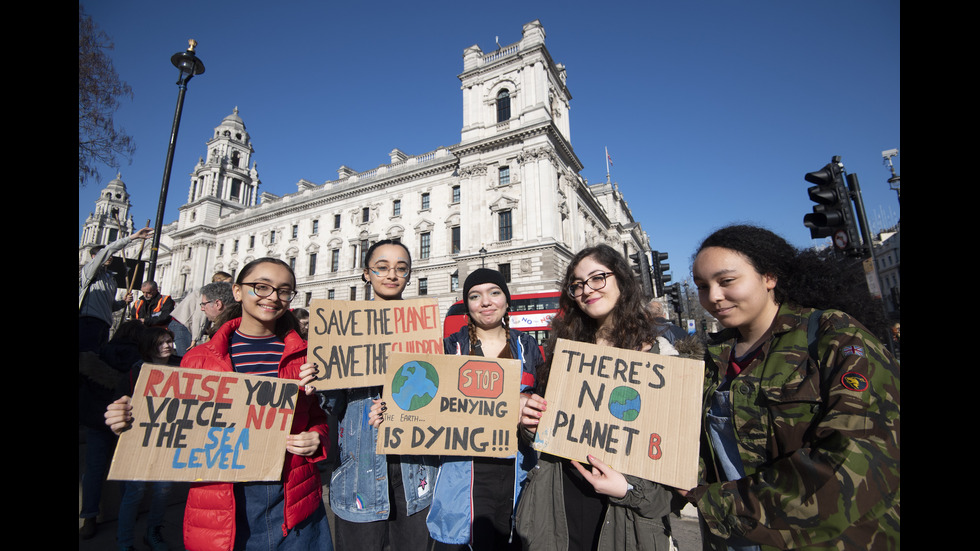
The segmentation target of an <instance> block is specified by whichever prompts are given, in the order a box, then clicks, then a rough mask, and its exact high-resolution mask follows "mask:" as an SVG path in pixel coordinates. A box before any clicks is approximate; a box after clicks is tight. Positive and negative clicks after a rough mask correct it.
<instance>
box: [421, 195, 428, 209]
mask: <svg viewBox="0 0 980 551" xmlns="http://www.w3.org/2000/svg"><path fill="white" fill-rule="evenodd" d="M422 210H429V194H428V193H423V194H422Z"/></svg>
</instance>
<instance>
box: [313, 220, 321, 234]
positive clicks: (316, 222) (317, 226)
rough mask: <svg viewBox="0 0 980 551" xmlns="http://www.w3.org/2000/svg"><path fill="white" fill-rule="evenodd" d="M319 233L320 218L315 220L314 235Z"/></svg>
mask: <svg viewBox="0 0 980 551" xmlns="http://www.w3.org/2000/svg"><path fill="white" fill-rule="evenodd" d="M318 233H320V221H319V220H314V221H313V235H316V234H318Z"/></svg>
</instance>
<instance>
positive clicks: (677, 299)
mask: <svg viewBox="0 0 980 551" xmlns="http://www.w3.org/2000/svg"><path fill="white" fill-rule="evenodd" d="M666 291H667V296H668V297H669V298H670V303H671V304H672V305H673V306H674V311H675V312H677V313H678V314H680V313H681V284H680V283H675V284H673V285H671V286H669V287H667V289H666Z"/></svg>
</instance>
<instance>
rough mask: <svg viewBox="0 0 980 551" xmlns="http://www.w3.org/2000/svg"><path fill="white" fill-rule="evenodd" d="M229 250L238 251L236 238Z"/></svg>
mask: <svg viewBox="0 0 980 551" xmlns="http://www.w3.org/2000/svg"><path fill="white" fill-rule="evenodd" d="M231 252H233V253H237V252H238V240H237V239H236V240H235V243H234V245H232V247H231Z"/></svg>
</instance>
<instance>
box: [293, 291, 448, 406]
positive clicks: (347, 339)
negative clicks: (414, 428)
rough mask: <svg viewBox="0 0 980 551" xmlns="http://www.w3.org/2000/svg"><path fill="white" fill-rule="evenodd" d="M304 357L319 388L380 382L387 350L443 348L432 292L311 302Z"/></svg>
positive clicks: (432, 350) (437, 351) (426, 351)
mask: <svg viewBox="0 0 980 551" xmlns="http://www.w3.org/2000/svg"><path fill="white" fill-rule="evenodd" d="M309 310H310V330H309V345H308V350H309V352H308V353H307V361H309V362H313V363H316V364H317V366H318V367H319V375H318V377H317V379H316V380H314V381H313V382H312V383H311V385H312V386H313V387H314V388H316V389H317V390H330V389H337V388H358V387H366V386H381V385H382V384H384V381H385V371H386V368H385V365H386V361H387V357H388V354H389V353H390V352H411V353H423V354H441V353H442V317H441V316H440V314H439V302H438V301H437V300H436V299H435V298H420V299H411V300H397V301H377V300H376V301H372V300H324V299H318V300H314V301H312V303H311V304H310V308H309Z"/></svg>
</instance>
